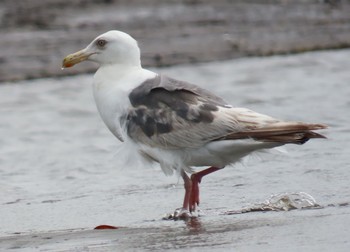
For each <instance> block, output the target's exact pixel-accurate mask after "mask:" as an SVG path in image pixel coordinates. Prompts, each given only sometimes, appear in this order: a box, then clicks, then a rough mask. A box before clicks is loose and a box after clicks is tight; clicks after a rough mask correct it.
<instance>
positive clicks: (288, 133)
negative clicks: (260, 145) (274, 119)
mask: <svg viewBox="0 0 350 252" xmlns="http://www.w3.org/2000/svg"><path fill="white" fill-rule="evenodd" d="M325 128H327V126H326V125H324V124H307V123H299V122H278V123H273V124H270V125H267V126H265V127H261V128H255V129H249V130H246V131H241V132H235V133H231V134H228V135H227V136H225V137H224V138H221V139H220V140H234V139H246V138H252V139H255V140H257V141H262V142H278V143H295V144H303V143H305V142H307V141H308V140H309V139H311V138H326V137H325V136H323V135H321V134H319V133H316V132H314V131H313V130H320V129H325Z"/></svg>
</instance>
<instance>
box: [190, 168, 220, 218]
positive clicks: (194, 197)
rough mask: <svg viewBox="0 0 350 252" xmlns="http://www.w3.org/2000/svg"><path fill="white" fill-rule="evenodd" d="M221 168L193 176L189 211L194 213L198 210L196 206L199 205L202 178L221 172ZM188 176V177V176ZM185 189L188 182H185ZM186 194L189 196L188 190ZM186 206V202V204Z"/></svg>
mask: <svg viewBox="0 0 350 252" xmlns="http://www.w3.org/2000/svg"><path fill="white" fill-rule="evenodd" d="M220 169H221V168H218V167H213V166H212V167H209V168H208V169H205V170H203V171H200V172H197V173H194V174H192V175H191V180H190V181H191V183H190V184H191V192H190V196H189V202H188V203H187V205H189V208H187V209H189V210H190V212H193V211H195V210H196V206H197V205H199V183H200V182H201V181H202V178H203V177H204V176H205V175H208V174H210V173H212V172H215V171H217V170H220ZM186 176H187V175H186ZM185 188H186V182H185ZM186 194H187V190H186ZM185 199H186V195H185ZM184 204H185V202H184Z"/></svg>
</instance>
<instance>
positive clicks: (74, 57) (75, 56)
mask: <svg viewBox="0 0 350 252" xmlns="http://www.w3.org/2000/svg"><path fill="white" fill-rule="evenodd" d="M91 54H92V53H87V52H86V50H85V49H83V50H80V51H78V52H76V53H72V54H69V55H67V56H66V57H65V58H64V59H63V62H62V68H68V67H72V66H74V65H75V64H78V63H80V62H82V61H84V60H87V59H88V58H89V56H90V55H91Z"/></svg>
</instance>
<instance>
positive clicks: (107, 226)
mask: <svg viewBox="0 0 350 252" xmlns="http://www.w3.org/2000/svg"><path fill="white" fill-rule="evenodd" d="M118 228H119V227H115V226H110V225H99V226H97V227H95V228H94V229H118Z"/></svg>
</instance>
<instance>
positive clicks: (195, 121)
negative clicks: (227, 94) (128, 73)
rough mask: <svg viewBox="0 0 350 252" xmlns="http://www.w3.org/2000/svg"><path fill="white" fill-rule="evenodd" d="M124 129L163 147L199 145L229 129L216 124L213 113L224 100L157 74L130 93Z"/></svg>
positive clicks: (142, 140) (229, 128) (140, 139)
mask: <svg viewBox="0 0 350 252" xmlns="http://www.w3.org/2000/svg"><path fill="white" fill-rule="evenodd" d="M129 99H130V102H131V105H132V108H130V110H129V111H128V116H127V130H128V134H129V136H130V137H131V138H133V139H135V140H137V141H138V142H142V143H144V144H147V145H150V146H157V147H162V148H183V147H200V146H202V145H203V144H204V143H206V142H208V141H211V140H213V139H216V138H219V137H222V136H223V135H226V134H228V133H229V132H232V126H231V125H230V124H229V123H227V124H222V123H217V120H216V118H215V112H217V111H218V110H219V108H220V107H221V108H224V107H225V106H227V105H226V104H227V103H226V102H225V101H224V100H223V99H221V98H219V97H217V96H215V95H213V94H211V93H210V92H209V91H206V90H204V89H201V88H199V87H197V86H195V85H192V84H189V83H186V82H180V81H176V80H174V79H171V78H168V77H165V76H161V75H159V76H157V77H156V78H154V79H150V80H147V81H146V82H145V83H143V84H141V85H140V86H138V87H137V88H135V89H134V90H133V91H132V92H131V93H130V95H129Z"/></svg>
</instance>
